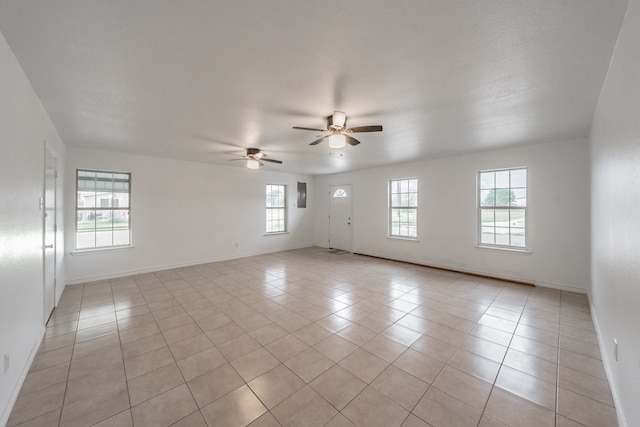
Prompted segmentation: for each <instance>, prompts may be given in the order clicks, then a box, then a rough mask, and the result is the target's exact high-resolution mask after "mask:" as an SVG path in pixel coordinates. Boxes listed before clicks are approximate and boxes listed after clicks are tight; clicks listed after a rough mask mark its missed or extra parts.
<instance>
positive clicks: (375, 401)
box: [342, 387, 409, 427]
mask: <svg viewBox="0 0 640 427" xmlns="http://www.w3.org/2000/svg"><path fill="white" fill-rule="evenodd" d="M342 414H343V415H344V416H345V417H347V418H348V419H349V420H350V421H351V422H353V423H354V424H356V425H361V426H371V427H375V426H380V427H393V426H400V425H402V423H403V422H404V420H405V419H406V418H407V416H408V415H409V411H407V410H406V409H404V408H403V407H402V406H400V405H398V404H397V403H395V402H393V401H392V400H391V399H389V398H388V397H386V396H385V395H383V394H382V393H380V392H379V391H377V390H376V389H374V388H373V387H367V388H365V389H364V390H363V391H362V393H360V394H359V395H358V396H356V398H355V399H353V400H352V401H351V402H350V403H349V404H348V405H347V407H346V408H344V409H343V410H342Z"/></svg>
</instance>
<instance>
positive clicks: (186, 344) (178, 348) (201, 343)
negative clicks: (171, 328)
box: [169, 333, 213, 360]
mask: <svg viewBox="0 0 640 427" xmlns="http://www.w3.org/2000/svg"><path fill="white" fill-rule="evenodd" d="M212 347H213V344H212V343H211V341H209V338H208V337H207V336H206V335H205V334H203V333H201V334H199V335H196V336H193V337H190V338H187V339H184V340H181V341H177V342H174V343H172V344H170V345H169V349H170V350H171V353H172V354H173V357H174V359H176V360H182V359H185V358H187V357H189V356H193V355H194V354H196V353H200V352H201V351H204V350H207V349H209V348H212Z"/></svg>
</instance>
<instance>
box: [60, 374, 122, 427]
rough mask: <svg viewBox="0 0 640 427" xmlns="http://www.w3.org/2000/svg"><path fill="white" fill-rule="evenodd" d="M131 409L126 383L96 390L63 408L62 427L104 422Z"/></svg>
mask: <svg viewBox="0 0 640 427" xmlns="http://www.w3.org/2000/svg"><path fill="white" fill-rule="evenodd" d="M128 408H129V395H128V393H127V386H126V383H124V382H121V383H118V384H117V385H115V386H111V387H107V388H104V389H99V390H96V391H95V392H94V393H91V394H89V395H87V396H86V397H85V398H84V399H80V400H76V401H74V402H73V403H70V404H68V405H65V406H64V407H63V408H62V416H61V417H60V426H61V427H62V426H64V427H72V426H73V427H75V426H78V427H83V426H88V425H93V424H95V423H98V422H100V421H104V420H106V419H108V418H110V417H112V416H114V415H116V414H118V413H120V412H122V411H125V410H127V409H128Z"/></svg>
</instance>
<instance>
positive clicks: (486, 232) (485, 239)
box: [480, 227, 496, 245]
mask: <svg viewBox="0 0 640 427" xmlns="http://www.w3.org/2000/svg"><path fill="white" fill-rule="evenodd" d="M495 242H496V239H495V233H494V228H493V227H482V234H481V236H480V243H487V244H491V245H493V244H495Z"/></svg>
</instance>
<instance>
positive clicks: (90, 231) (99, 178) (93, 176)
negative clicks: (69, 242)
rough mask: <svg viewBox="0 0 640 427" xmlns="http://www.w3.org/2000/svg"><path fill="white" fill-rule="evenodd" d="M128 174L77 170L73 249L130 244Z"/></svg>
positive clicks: (129, 185) (129, 187)
mask: <svg viewBox="0 0 640 427" xmlns="http://www.w3.org/2000/svg"><path fill="white" fill-rule="evenodd" d="M130 195H131V174H130V173H124V172H107V171H96V170H87V169H78V170H77V173H76V239H75V247H76V249H98V248H109V247H118V246H130V245H131V227H130V224H131V218H130Z"/></svg>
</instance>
